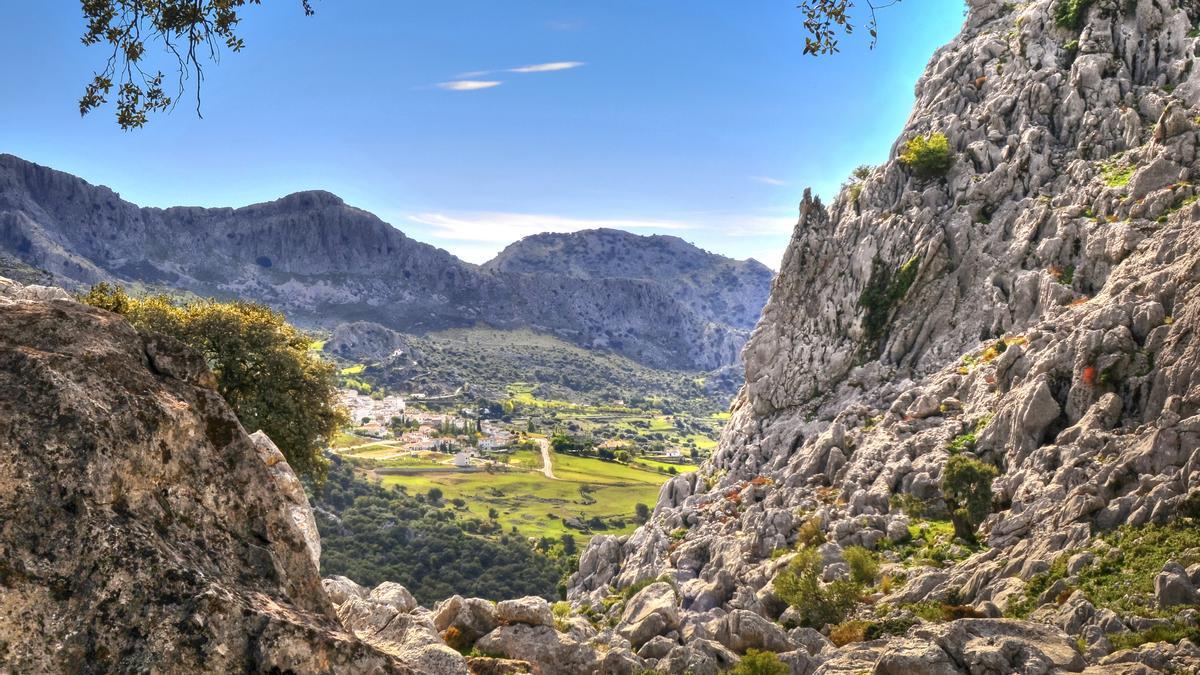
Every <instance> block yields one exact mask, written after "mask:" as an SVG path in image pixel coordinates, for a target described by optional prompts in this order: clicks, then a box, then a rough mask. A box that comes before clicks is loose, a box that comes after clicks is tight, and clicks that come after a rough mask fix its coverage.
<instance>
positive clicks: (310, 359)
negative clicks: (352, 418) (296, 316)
mask: <svg viewBox="0 0 1200 675" xmlns="http://www.w3.org/2000/svg"><path fill="white" fill-rule="evenodd" d="M79 300H80V301H81V302H84V303H86V304H89V305H92V306H95V307H99V308H101V309H106V310H109V311H112V312H116V313H117V314H121V315H123V316H124V317H125V318H126V319H127V320H128V321H129V323H131V324H132V325H133V326H134V327H135V328H137V329H138V330H141V331H153V332H157V333H162V334H164V335H168V336H170V337H173V338H175V339H177V340H179V341H180V342H182V343H184V344H186V345H187V346H189V347H191V348H193V349H195V350H196V351H198V352H200V354H202V355H203V356H204V358H205V360H206V361H207V362H208V367H209V368H210V369H211V370H212V371H213V374H214V375H216V378H217V392H218V393H219V394H220V395H221V396H222V398H224V399H225V401H226V402H228V403H229V406H230V407H231V408H233V412H234V413H235V414H236V415H237V417H238V420H239V421H241V423H242V426H244V427H246V428H247V429H252V430H257V429H261V430H262V431H263V432H265V433H266V434H267V435H268V436H270V437H271V440H272V441H274V442H275V444H276V445H278V446H279V449H280V450H281V451H282V452H283V454H284V457H286V458H287V461H288V464H290V465H291V467H292V468H293V469H294V470H295V471H296V472H297V473H299V474H301V475H307V476H310V477H312V478H313V479H314V480H316V481H317V482H320V481H321V480H323V479H324V476H325V471H326V469H327V467H328V461H327V460H326V459H325V456H324V450H325V446H326V444H327V442H328V440H329V439H330V438H332V437H333V435H334V433H335V432H336V431H337V430H338V429H339V428H341V427H342V426H344V425H346V424H347V423H348V422H349V418H348V416H347V415H346V412H345V411H344V410H342V409H341V407H340V406H339V405H338V400H337V371H336V369H335V368H334V366H333V364H331V363H329V362H328V361H325V360H323V359H321V358H320V357H319V356H316V355H314V353H313V352H312V351H310V350H309V344H310V343H311V339H310V338H309V336H308V335H306V334H304V333H303V332H301V331H299V330H297V329H296V328H295V327H293V326H292V325H290V324H289V323H288V322H287V321H286V320H285V319H284V317H283V315H282V314H280V313H278V312H276V311H274V310H272V309H270V308H268V307H265V306H263V305H259V304H255V303H249V302H240V301H238V302H219V301H217V300H212V299H206V300H196V301H192V302H187V303H185V304H176V303H175V302H174V301H172V299H171V298H169V297H167V296H165V295H153V296H148V297H146V298H140V299H139V298H132V297H130V296H129V295H127V294H126V293H125V291H124V290H122V289H121V288H120V287H117V286H112V285H109V284H98V285H96V286H93V287H92V289H91V290H90V291H88V293H86V294H84V295H82V296H80V298H79Z"/></svg>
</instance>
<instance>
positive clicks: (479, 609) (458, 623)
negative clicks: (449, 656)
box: [433, 595, 496, 644]
mask: <svg viewBox="0 0 1200 675" xmlns="http://www.w3.org/2000/svg"><path fill="white" fill-rule="evenodd" d="M433 625H434V627H435V628H436V629H437V630H438V632H439V633H443V634H445V632H446V631H447V630H448V629H450V628H454V629H456V630H457V631H458V634H459V636H460V639H461V640H462V641H463V642H465V643H466V644H471V643H473V642H475V641H476V640H478V639H479V638H481V637H483V636H484V635H487V634H488V633H490V632H491V631H492V629H494V628H495V627H496V608H495V605H493V604H492V603H491V602H489V601H487V600H482V599H480V598H463V597H462V596H460V595H455V596H452V597H450V598H447V599H446V600H443V601H441V602H439V603H438V604H437V606H436V607H435V609H434V613H433Z"/></svg>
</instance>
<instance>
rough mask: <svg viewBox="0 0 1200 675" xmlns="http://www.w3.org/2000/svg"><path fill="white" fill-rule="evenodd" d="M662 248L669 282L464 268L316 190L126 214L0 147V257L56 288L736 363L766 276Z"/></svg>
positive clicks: (326, 322)
mask: <svg viewBox="0 0 1200 675" xmlns="http://www.w3.org/2000/svg"><path fill="white" fill-rule="evenodd" d="M572 237H573V238H574V240H575V241H577V242H583V243H584V244H585V245H584V246H582V247H581V248H580V249H579V250H578V255H579V256H580V258H581V259H582V258H590V257H592V256H594V255H599V252H597V253H592V252H591V248H592V247H590V246H588V245H586V244H587V242H588V241H589V240H590V239H589V238H591V237H596V238H597V239H596V243H597V244H598V243H599V241H600V240H601V239H604V238H606V236H605V235H603V233H581V234H577V235H572ZM623 243H624V246H623V249H622V255H635V254H637V252H638V251H639V250H640V249H642V248H647V247H657V246H658V242H657V241H656V240H654V239H652V238H645V237H637V236H636V235H626V236H625V237H624V238H623ZM514 246H518V245H514ZM672 251H673V253H674V255H677V256H680V257H681V258H685V259H686V260H687V261H688V265H687V266H686V268H685V269H681V270H680V271H679V272H678V274H675V275H666V274H664V270H665V269H667V268H666V267H660V268H659V269H657V270H653V269H646V268H642V269H641V270H639V271H638V272H637V274H631V273H626V274H617V273H612V272H611V271H609V272H606V271H605V270H603V269H597V270H594V273H592V274H590V275H587V276H580V275H577V274H567V273H560V272H558V271H557V270H555V269H554V266H555V265H557V264H560V263H559V262H555V261H547V264H546V265H545V269H542V270H539V271H536V272H535V271H530V270H528V269H521V270H517V269H512V270H510V269H506V268H507V267H509V266H508V265H504V264H501V263H499V262H498V263H496V264H495V265H487V266H483V267H478V266H475V265H471V264H469V263H465V262H463V261H461V260H459V259H457V258H455V257H454V256H452V255H451V254H449V253H447V252H446V251H442V250H440V249H436V248H434V247H432V246H429V245H427V244H422V243H420V242H417V241H414V240H412V239H410V238H408V237H406V236H405V235H404V234H403V233H401V232H400V231H399V230H396V229H395V228H393V227H391V226H389V225H388V224H386V223H384V222H383V221H381V220H379V219H378V218H376V217H375V216H373V215H371V214H370V213H367V212H366V211H362V210H360V209H356V208H354V207H352V206H349V205H347V204H345V203H344V202H343V201H342V200H341V199H340V198H338V197H336V196H335V195H332V194H329V193H327V192H321V191H312V192H301V193H296V194H292V195H289V196H287V197H284V198H282V199H279V200H276V201H273V202H267V203H263V204H255V205H252V206H247V207H243V208H238V209H232V208H216V209H208V208H198V207H175V208H169V209H157V208H140V207H138V206H136V205H134V204H131V203H129V202H127V201H124V200H122V199H121V198H120V196H119V195H117V194H116V193H115V192H113V191H112V190H110V189H108V188H105V187H99V186H93V185H90V184H88V183H86V182H85V181H83V180H81V179H79V178H76V177H74V176H71V175H69V174H65V173H62V172H59V171H54V170H52V169H48V168H46V167H42V166H38V165H36V164H33V163H31V162H27V161H24V160H21V159H19V158H17V157H14V156H12V155H0V252H3V253H6V254H7V255H8V256H10V257H12V258H13V259H15V261H16V262H19V263H20V264H21V265H23V266H27V267H31V268H37V269H41V270H45V271H46V272H48V273H49V274H50V275H51V276H52V278H53V280H54V282H55V283H58V284H60V285H65V286H72V285H75V286H78V285H89V284H93V283H96V282H99V281H118V282H141V283H146V284H152V285H156V286H160V287H167V288H174V289H179V290H183V291H190V292H193V293H197V294H201V295H215V296H218V297H239V298H246V299H253V300H258V301H261V302H265V303H267V304H270V305H272V306H274V307H276V308H278V309H280V310H283V311H284V312H286V313H287V314H288V315H289V317H290V318H292V319H293V320H295V321H298V322H300V323H302V324H306V325H320V326H326V327H333V326H335V325H336V324H339V323H346V322H354V321H371V322H374V323H378V324H381V325H384V326H386V327H388V328H392V329H395V330H400V331H403V332H409V333H422V332H425V331H430V330H437V329H440V328H446V327H454V326H469V325H473V324H476V323H482V324H486V325H490V326H493V327H497V328H513V327H530V328H534V329H537V330H540V331H543V332H547V333H551V334H554V335H557V336H559V337H562V338H564V339H567V340H569V341H571V342H573V343H575V344H579V345H582V346H586V347H597V348H607V349H612V350H614V351H617V352H619V353H622V354H624V355H626V356H630V357H632V358H634V359H635V360H638V361H641V362H643V363H646V364H648V365H651V366H655V367H668V366H669V367H677V368H688V369H697V370H711V369H715V368H719V367H721V366H724V365H728V364H731V363H734V362H736V360H737V358H738V354H739V351H740V349H741V347H742V345H743V344H744V342H745V340H746V338H747V337H748V335H749V330H750V329H751V328H752V327H753V325H754V322H755V320H757V318H758V313H759V311H760V310H761V308H762V304H763V303H764V302H765V300H766V295H767V292H768V289H769V285H770V278H771V273H770V271H769V270H768V269H767V268H766V267H764V266H763V265H761V264H759V263H757V262H754V261H745V262H739V261H733V260H730V259H727V258H723V257H720V256H713V255H711V254H703V252H701V251H699V249H696V248H695V247H692V246H691V245H689V244H686V243H684V242H682V241H681V240H676V245H675V246H673V247H672ZM547 255H549V252H547ZM525 259H526V260H528V259H529V258H528V251H527V256H526V258H525ZM697 266H699V267H697ZM705 267H707V268H709V269H708V270H705V269H704V268H705ZM685 272H686V273H687V274H690V275H692V276H688V277H685V276H684V274H685ZM696 275H700V277H701V278H704V277H709V278H711V280H712V282H711V283H708V284H706V285H704V286H703V287H702V288H701V287H696V288H694V289H693V290H692V291H691V292H689V293H678V292H677V291H678V287H679V286H680V285H681V284H682V285H687V286H689V287H692V286H695V283H696V281H695V279H696V278H697V277H696ZM30 280H32V278H31V279H30ZM718 282H719V283H718Z"/></svg>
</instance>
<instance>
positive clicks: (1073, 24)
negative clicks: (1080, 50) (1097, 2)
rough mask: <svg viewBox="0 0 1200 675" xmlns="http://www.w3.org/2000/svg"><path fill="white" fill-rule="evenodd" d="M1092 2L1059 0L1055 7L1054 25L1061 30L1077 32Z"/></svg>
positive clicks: (1086, 0) (1087, 0)
mask: <svg viewBox="0 0 1200 675" xmlns="http://www.w3.org/2000/svg"><path fill="white" fill-rule="evenodd" d="M1091 4H1092V0H1058V4H1057V5H1055V7H1054V23H1055V25H1057V26H1058V27H1059V28H1070V29H1073V30H1077V29H1078V28H1079V26H1080V25H1081V24H1083V17H1084V15H1085V14H1087V9H1088V7H1090V6H1091Z"/></svg>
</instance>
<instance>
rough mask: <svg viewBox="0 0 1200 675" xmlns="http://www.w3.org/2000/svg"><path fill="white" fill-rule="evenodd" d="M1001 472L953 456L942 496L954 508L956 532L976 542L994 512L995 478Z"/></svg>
mask: <svg viewBox="0 0 1200 675" xmlns="http://www.w3.org/2000/svg"><path fill="white" fill-rule="evenodd" d="M998 474H999V472H998V471H997V470H996V467H994V466H992V465H991V464H985V463H983V462H981V461H979V460H977V459H974V458H972V457H969V456H967V455H951V456H950V459H949V461H947V462H946V468H945V470H944V471H943V473H942V496H943V498H944V499H945V500H946V506H947V507H948V508H949V509H950V520H951V521H952V522H953V523H954V533H955V534H956V535H958V536H959V537H960V538H961V539H963V540H965V541H971V542H973V541H975V531H976V530H978V529H979V526H980V525H981V524H982V523H983V520H984V518H987V516H988V513H990V512H991V510H992V479H993V478H995V477H996V476H997V475H998Z"/></svg>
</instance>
